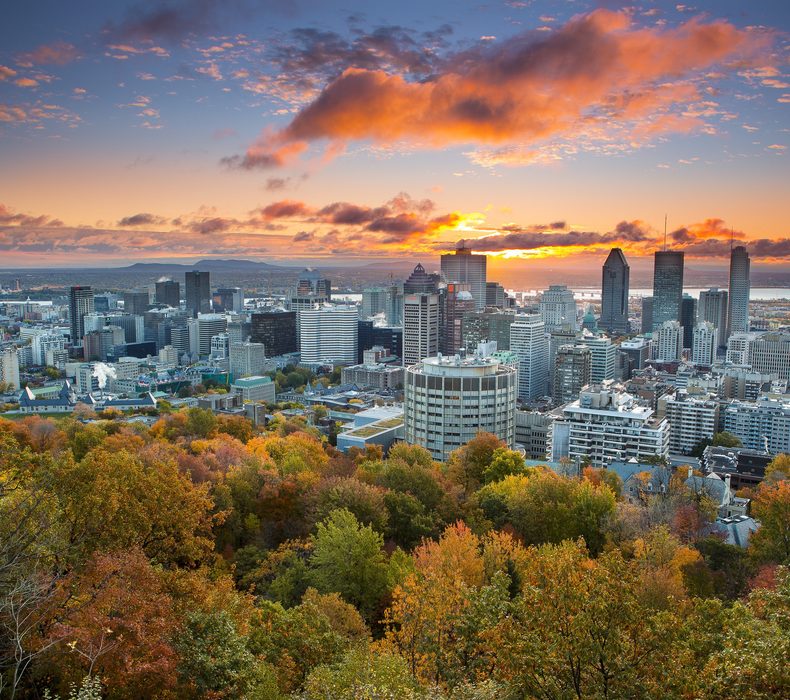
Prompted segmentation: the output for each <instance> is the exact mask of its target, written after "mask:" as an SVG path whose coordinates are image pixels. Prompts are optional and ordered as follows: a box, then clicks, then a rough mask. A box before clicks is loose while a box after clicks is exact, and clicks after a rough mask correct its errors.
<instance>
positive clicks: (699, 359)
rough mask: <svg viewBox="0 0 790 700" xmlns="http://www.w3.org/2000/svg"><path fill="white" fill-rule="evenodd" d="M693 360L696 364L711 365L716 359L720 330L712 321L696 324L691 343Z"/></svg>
mask: <svg viewBox="0 0 790 700" xmlns="http://www.w3.org/2000/svg"><path fill="white" fill-rule="evenodd" d="M691 346H692V351H691V361H692V362H693V363H694V364H695V365H703V366H705V367H710V366H711V365H713V363H714V362H715V361H716V350H717V349H718V347H719V331H718V330H717V328H716V326H714V325H713V324H712V323H711V322H710V321H701V322H700V323H698V324H697V325H696V326H694V334H693V340H692V343H691Z"/></svg>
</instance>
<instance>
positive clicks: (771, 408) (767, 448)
mask: <svg viewBox="0 0 790 700" xmlns="http://www.w3.org/2000/svg"><path fill="white" fill-rule="evenodd" d="M721 411H722V421H721V422H722V423H723V425H724V430H726V431H727V432H728V433H732V434H733V435H735V437H737V438H738V439H739V440H740V441H741V442H742V443H743V446H744V447H746V448H747V449H750V450H759V451H761V452H767V453H768V454H770V455H776V454H780V453H783V452H784V453H790V401H787V400H786V399H772V398H768V397H765V396H763V397H759V398H758V399H757V401H755V402H754V403H751V402H749V403H747V402H743V401H731V402H729V403H728V404H725V405H723V406H722V407H721Z"/></svg>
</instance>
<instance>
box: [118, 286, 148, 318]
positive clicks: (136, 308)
mask: <svg viewBox="0 0 790 700" xmlns="http://www.w3.org/2000/svg"><path fill="white" fill-rule="evenodd" d="M150 301H151V299H150V296H149V295H148V290H147V289H132V290H131V291H128V292H124V293H123V310H124V311H125V312H126V313H127V314H134V315H135V316H143V315H144V314H145V312H146V311H148V307H149V306H150Z"/></svg>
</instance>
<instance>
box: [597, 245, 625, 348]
mask: <svg viewBox="0 0 790 700" xmlns="http://www.w3.org/2000/svg"><path fill="white" fill-rule="evenodd" d="M602 272H603V274H602V280H601V318H600V319H599V321H598V325H599V326H600V327H601V328H602V329H603V330H605V331H607V332H608V333H610V334H612V335H614V336H617V335H627V334H628V332H629V330H630V328H629V325H628V292H629V289H630V287H629V285H630V275H631V268H630V266H629V265H628V261H627V260H626V259H625V255H624V254H623V251H622V250H621V249H620V248H612V250H611V251H610V252H609V256H608V257H607V258H606V262H604V264H603V269H602Z"/></svg>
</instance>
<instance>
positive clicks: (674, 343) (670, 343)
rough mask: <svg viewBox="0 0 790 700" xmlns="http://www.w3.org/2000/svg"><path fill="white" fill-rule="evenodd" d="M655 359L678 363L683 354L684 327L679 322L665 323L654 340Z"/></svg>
mask: <svg viewBox="0 0 790 700" xmlns="http://www.w3.org/2000/svg"><path fill="white" fill-rule="evenodd" d="M653 350H654V351H655V356H654V359H655V360H658V361H659V362H678V361H679V360H680V358H681V355H682V353H683V326H681V325H680V322H679V321H664V323H662V324H661V326H660V327H659V328H658V332H657V333H656V334H655V337H654V338H653Z"/></svg>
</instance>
